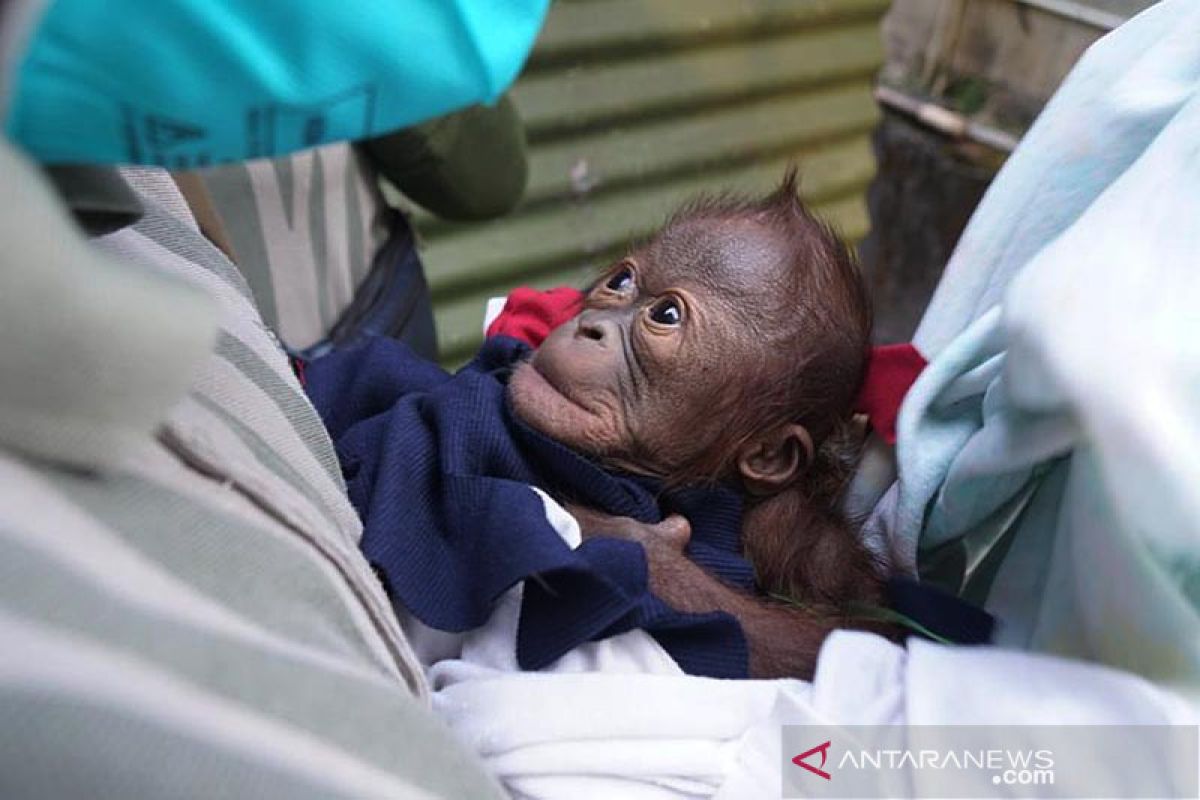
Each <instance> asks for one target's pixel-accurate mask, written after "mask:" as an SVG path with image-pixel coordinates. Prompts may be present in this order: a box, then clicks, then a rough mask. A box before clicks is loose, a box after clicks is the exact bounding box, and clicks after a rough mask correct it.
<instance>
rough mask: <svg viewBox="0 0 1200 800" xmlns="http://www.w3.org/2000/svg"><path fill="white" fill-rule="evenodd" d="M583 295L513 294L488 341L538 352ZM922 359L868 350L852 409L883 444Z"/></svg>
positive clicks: (894, 349)
mask: <svg viewBox="0 0 1200 800" xmlns="http://www.w3.org/2000/svg"><path fill="white" fill-rule="evenodd" d="M582 305H583V292H581V291H579V290H578V289H571V288H569V287H566V286H560V287H559V288H557V289H551V290H550V291H548V292H539V291H537V290H536V289H528V288H521V289H514V290H513V292H512V294H510V295H509V296H508V301H507V302H506V303H505V304H504V310H503V311H501V312H500V315H499V316H497V317H496V319H495V320H493V321H492V324H491V325H489V326H488V329H487V335H488V336H511V337H512V338H514V339H519V340H520V341H522V342H525V343H526V344H528V345H530V346H531V347H537V346H538V345H540V344H541V343H542V341H543V340H544V339H545V338H546V337H547V336H549V335H550V331H552V330H554V329H555V328H557V327H558V326H559V325H562V324H563V323H564V322H566V321H567V320H569V319H571V318H572V317H574V316H575V315H576V314H578V313H579V309H580V308H581V307H582ZM926 363H927V362H926V361H925V358H924V357H923V356H922V355H921V354H920V353H919V352H917V349H916V348H915V347H913V346H912V345H911V344H889V345H884V346H882V347H873V348H871V357H870V361H869V362H868V363H867V376H866V378H865V379H864V380H863V387H862V390H861V391H860V392H859V394H858V398H857V399H856V400H855V401H854V410H855V411H856V412H858V413H860V414H866V415H867V418H868V419H869V420H870V421H871V427H872V428H873V429H874V430H875V432H876V433H878V434H879V435H880V436H882V437H883V439H884V441H886V442H887V443H888V444H895V443H896V417H897V415H899V413H900V403H901V402H903V401H904V396H905V395H906V394H908V390H909V387H911V386H912V385H913V382H914V381H916V379H917V376H918V375H920V374H921V370H923V369H925V364H926Z"/></svg>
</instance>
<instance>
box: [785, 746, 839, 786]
mask: <svg viewBox="0 0 1200 800" xmlns="http://www.w3.org/2000/svg"><path fill="white" fill-rule="evenodd" d="M831 741H832V740H831ZM829 745H830V742H825V743H824V744H819V745H817V746H816V747H814V748H812V749H811V750H805V751H804V752H803V753H801V754H800V755H798V756H796V757H795V758H793V759H792V763H793V764H795V765H796V766H797V767H804V769H806V770H808V771H809V772H811V773H812V774H813V775H820V776H821V777H822V778H824V779H825V780H831V778H830V776H829V773H828V772H826V771H825V770H824V769H822V768H821V767H824V766H825V759H826V758H827V757H828V756H829ZM816 753H820V754H821V765H820V766H819V767H814V766H813V765H812V764H809V763H808V762H807V761H805V760H804V759H806V758H808V757H809V756H811V755H815V754H816Z"/></svg>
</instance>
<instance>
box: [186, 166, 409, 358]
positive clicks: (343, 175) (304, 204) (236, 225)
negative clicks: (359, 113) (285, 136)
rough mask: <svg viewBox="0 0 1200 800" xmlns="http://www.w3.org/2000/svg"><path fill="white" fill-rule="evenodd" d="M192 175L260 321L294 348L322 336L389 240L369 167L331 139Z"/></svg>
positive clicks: (381, 202) (383, 209) (385, 210)
mask: <svg viewBox="0 0 1200 800" xmlns="http://www.w3.org/2000/svg"><path fill="white" fill-rule="evenodd" d="M196 174H197V175H199V176H200V178H201V179H202V180H203V181H204V185H205V187H206V188H207V189H208V192H209V194H210V195H211V197H212V200H213V206H214V209H215V210H216V212H217V214H218V215H219V216H220V219H221V223H222V225H223V227H224V229H225V232H226V234H227V235H228V237H229V240H230V244H231V245H232V247H233V250H234V254H235V255H236V257H237V258H236V260H237V263H238V266H239V267H240V268H241V270H242V272H243V273H244V274H245V276H246V280H247V281H248V283H249V286H250V289H251V291H252V292H253V294H254V298H255V300H257V302H258V304H259V308H260V309H261V311H262V316H263V319H264V320H266V322H267V324H268V325H270V326H271V327H272V328H274V329H275V330H276V331H278V332H279V335H280V337H281V338H282V339H283V340H284V341H285V342H286V343H287V344H288V345H289V346H290V347H292V348H295V349H297V350H302V349H304V348H306V347H309V346H310V345H312V344H313V343H315V342H316V341H318V340H319V339H321V338H322V337H323V336H324V335H325V334H326V333H327V332H328V331H329V329H330V328H331V327H332V326H333V323H334V322H336V321H337V318H338V316H339V315H340V314H341V313H342V311H343V310H344V309H345V308H346V306H347V305H349V303H350V300H351V299H352V298H353V296H354V290H355V288H357V287H358V285H359V284H360V283H361V282H362V279H363V278H364V277H365V276H366V274H367V272H368V270H369V269H370V267H371V259H372V257H373V256H374V255H375V253H376V252H377V251H378V250H379V248H380V247H381V246H382V245H383V243H384V241H385V240H386V239H387V235H388V225H387V214H388V206H387V204H386V203H385V202H384V199H383V196H382V195H381V193H380V191H379V186H378V183H377V181H376V174H375V170H374V168H372V167H371V166H370V165H369V164H368V163H367V162H366V161H365V160H364V159H363V157H362V156H361V155H360V154H359V153H358V152H357V151H356V150H355V149H354V148H352V147H351V146H350V145H349V144H346V143H339V144H332V145H327V146H325V147H319V148H316V149H314V150H305V151H303V152H300V153H295V154H293V155H290V156H287V157H284V158H278V159H260V160H257V161H249V162H245V163H236V164H228V165H224V166H220V167H216V168H213V169H209V170H204V171H202V172H199V173H196Z"/></svg>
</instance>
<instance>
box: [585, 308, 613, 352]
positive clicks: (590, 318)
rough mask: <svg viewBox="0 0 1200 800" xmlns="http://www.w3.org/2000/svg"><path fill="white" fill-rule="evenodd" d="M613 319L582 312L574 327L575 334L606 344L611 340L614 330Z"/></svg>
mask: <svg viewBox="0 0 1200 800" xmlns="http://www.w3.org/2000/svg"><path fill="white" fill-rule="evenodd" d="M613 325H614V323H613V321H612V320H608V319H604V318H602V317H599V316H596V315H592V314H588V313H586V312H585V313H583V314H581V315H580V317H579V325H578V326H577V327H576V328H575V336H576V337H577V338H581V339H591V340H592V341H594V342H596V343H598V344H602V345H606V344H608V343H609V342H611V341H613V339H614V334H615V333H616V331H614V330H612V328H613Z"/></svg>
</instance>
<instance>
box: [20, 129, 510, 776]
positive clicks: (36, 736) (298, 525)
mask: <svg viewBox="0 0 1200 800" xmlns="http://www.w3.org/2000/svg"><path fill="white" fill-rule="evenodd" d="M0 168H3V170H4V174H5V176H6V177H5V183H6V184H7V186H0V201H5V198H6V196H8V201H13V200H14V197H15V196H18V195H19V196H20V197H21V202H22V204H23V206H32V207H33V208H32V209H30V208H25V207H22V208H21V209H20V211H19V213H21V214H25V216H24V217H22V219H30V220H38V221H39V223H38V224H37V225H31V224H23V225H6V224H5V217H6V216H7V217H12V216H13V215H14V214H18V210H17V205H16V203H15V202H7V201H6V202H0V233H3V234H4V236H5V237H6V238H5V241H6V248H5V251H4V252H2V253H0V299H2V298H7V300H4V301H2V302H0V309H2V310H4V311H5V313H6V314H7V315H8V317H7V321H11V322H12V323H13V324H14V325H18V326H21V325H23V327H19V328H14V331H16V330H22V331H23V332H26V333H28V332H36V331H37V330H39V328H38V325H37V324H35V323H36V322H37V320H39V319H42V318H46V317H49V318H51V319H53V320H54V326H51V327H49V328H47V330H48V331H50V334H48V335H47V336H41V337H37V338H31V339H22V336H21V335H15V336H11V337H8V338H7V340H6V343H5V344H4V345H3V346H0V365H2V366H4V367H5V369H6V370H7V371H8V372H7V378H8V379H9V380H11V381H12V382H11V383H7V387H8V388H4V387H3V386H0V412H2V413H3V414H11V413H13V412H12V411H11V409H13V408H16V406H13V405H11V402H12V400H13V397H16V399H17V400H20V399H21V398H22V397H26V396H28V392H36V391H37V390H38V386H39V385H41V384H43V383H45V380H44V378H45V376H63V377H61V380H62V381H66V383H64V384H63V385H64V386H65V387H67V388H66V389H64V390H63V392H62V402H64V403H68V404H70V403H77V404H78V405H79V406H80V407H81V408H88V409H93V408H108V407H110V404H109V401H112V400H114V399H115V400H116V401H117V402H116V403H115V404H111V407H112V408H114V409H115V410H114V411H113V412H112V414H111V415H110V417H111V422H106V421H105V420H103V419H101V420H98V421H94V422H93V423H89V424H94V425H95V426H96V427H103V426H105V425H107V424H112V425H116V424H121V425H122V426H123V427H122V430H123V431H124V433H123V434H122V435H121V436H120V437H116V438H112V439H111V441H114V442H120V443H121V445H122V446H121V447H119V448H109V449H108V450H107V451H105V450H101V449H87V448H84V449H82V450H81V451H80V452H81V453H82V455H78V457H76V458H74V459H72V461H71V463H70V464H66V463H64V462H63V461H62V460H61V459H59V458H57V457H56V456H55V452H56V451H55V450H54V448H52V447H45V448H41V447H40V445H39V441H38V440H37V439H34V438H30V436H29V435H26V434H19V433H16V432H11V431H10V432H9V433H6V431H8V430H9V429H5V428H3V427H0V719H3V720H5V724H4V725H0V794H3V795H4V796H5V797H12V798H23V797H73V796H84V795H86V796H88V797H183V796H186V797H218V796H219V797H266V796H271V797H274V796H286V797H293V798H308V797H313V798H315V797H396V798H428V797H438V798H467V797H470V798H476V797H480V798H486V797H494V796H500V795H499V790H498V789H497V788H496V786H495V784H494V783H493V782H492V781H491V779H490V778H488V777H486V776H485V775H484V774H483V773H482V772H481V771H480V769H479V767H478V766H477V765H476V763H475V761H474V760H473V759H472V758H471V757H469V756H467V755H466V754H465V753H464V752H463V751H462V750H461V749H460V748H459V747H458V745H457V744H455V743H454V742H453V741H451V740H450V738H449V737H448V735H447V734H446V733H445V732H444V731H443V729H442V728H441V727H440V726H439V724H438V723H437V722H436V721H434V720H433V719H432V717H431V716H430V715H429V713H428V711H427V709H426V708H425V705H426V692H427V690H426V688H425V686H424V684H423V679H422V677H421V675H420V672H419V668H418V666H417V664H416V660H415V658H414V656H413V654H412V651H411V649H410V647H409V645H408V643H407V642H406V640H405V639H404V637H403V634H402V633H401V631H400V628H399V625H398V622H397V620H396V618H395V616H394V614H393V612H392V609H391V607H390V606H389V604H388V602H387V599H386V597H385V596H384V594H383V592H382V590H381V588H380V587H379V585H378V582H377V581H376V579H375V578H374V576H373V575H372V573H371V571H370V568H369V566H368V565H367V563H366V562H365V560H364V559H363V558H362V557H361V555H360V554H359V552H358V549H357V542H358V538H359V536H360V526H359V523H358V521H357V519H356V517H355V515H354V513H353V511H352V509H351V508H350V506H349V504H348V502H347V500H346V498H345V493H344V487H343V485H342V482H341V478H340V475H339V472H338V470H337V467H336V463H335V461H334V457H333V453H332V450H331V448H330V444H329V440H328V438H327V437H326V435H325V433H324V429H323V428H322V427H321V425H320V423H319V421H318V419H317V417H316V415H315V413H314V412H313V410H312V408H311V406H310V405H309V404H308V401H307V400H306V399H305V397H304V395H303V394H302V393H301V390H300V387H299V386H298V384H297V382H296V380H295V378H294V376H293V375H292V374H291V372H290V370H289V368H288V364H287V361H286V359H285V357H284V355H283V353H282V350H281V348H280V346H279V344H278V342H277V341H276V340H275V339H274V337H273V335H272V334H271V333H270V332H269V329H268V328H267V326H266V325H265V324H264V323H263V321H262V319H261V318H260V317H259V315H258V312H257V310H256V308H255V306H254V303H253V300H252V293H251V291H250V290H249V288H248V287H247V284H246V282H245V281H244V280H243V279H242V277H241V276H240V274H239V273H238V272H237V271H236V270H235V269H234V268H233V267H232V265H231V264H230V263H229V262H228V260H227V259H225V257H224V256H223V255H222V254H221V252H220V251H219V250H217V249H216V248H215V247H213V246H212V245H210V244H209V243H208V242H207V241H206V240H205V239H204V238H203V236H201V234H200V233H199V231H198V228H197V226H196V223H195V221H194V220H193V219H192V217H191V216H190V214H189V213H188V209H187V206H186V205H185V204H184V202H183V199H182V197H181V196H180V194H179V193H178V192H177V191H176V189H175V186H174V184H173V182H172V181H171V179H170V177H169V176H168V175H167V174H166V173H163V172H160V171H155V170H130V171H127V172H125V173H124V175H125V177H126V179H127V180H128V181H129V182H130V183H131V184H132V185H133V186H134V188H135V189H136V190H137V192H138V193H139V195H140V196H141V198H142V200H143V201H144V203H145V206H146V212H147V213H146V216H145V217H144V218H143V219H142V220H141V221H140V222H139V223H138V224H137V225H136V226H135V227H133V228H127V229H125V230H122V231H120V232H118V233H115V234H112V235H110V236H107V237H105V238H103V239H102V240H98V241H97V243H96V247H95V248H93V249H92V250H91V251H88V250H85V249H83V245H82V244H81V243H80V244H76V243H74V242H75V241H76V239H77V234H76V233H75V232H74V231H73V230H71V229H70V228H69V227H68V226H67V224H66V222H65V218H64V216H63V214H62V211H61V209H56V208H54V207H53V206H52V205H51V203H50V200H49V197H48V194H47V190H46V188H45V187H44V186H43V185H41V184H40V181H38V180H36V178H35V176H33V175H32V172H31V170H30V169H29V167H28V165H27V164H21V163H20V162H19V161H18V160H17V159H15V158H14V157H13V156H12V153H11V151H7V150H6V149H5V147H4V146H3V145H2V144H0ZM9 195H12V196H9ZM97 251H100V252H97ZM101 252H102V253H103V254H107V256H109V257H115V259H117V260H118V261H120V262H124V263H120V264H118V263H114V262H113V261H112V260H111V258H107V259H102V258H101V255H100V253H101ZM135 265H142V266H143V267H144V268H145V269H146V270H148V271H149V273H150V276H151V277H154V280H159V279H160V277H159V276H162V275H164V274H165V275H168V276H171V277H172V278H174V279H176V280H177V281H183V282H185V283H186V284H190V285H192V286H194V287H199V288H200V289H201V290H202V291H203V292H205V293H207V294H208V295H210V296H212V297H214V298H215V300H216V308H217V314H218V328H219V330H218V331H217V333H216V337H215V340H214V341H213V344H212V348H211V352H210V353H209V354H208V355H207V356H203V357H200V358H198V359H197V358H196V357H195V355H194V354H193V353H189V352H187V351H185V350H184V349H183V348H180V350H179V352H178V358H179V359H180V361H181V362H182V363H179V362H176V361H174V360H172V358H171V355H170V353H169V352H168V353H167V354H166V356H165V357H161V358H160V360H159V362H158V363H155V362H154V361H153V359H151V358H150V356H146V357H145V359H143V361H144V363H138V364H133V365H131V364H130V363H128V360H127V358H126V355H125V354H124V353H122V352H118V351H113V350H111V349H109V348H108V347H107V346H106V344H107V343H108V342H110V341H111V342H115V341H117V339H116V338H115V334H116V333H117V332H118V331H119V330H121V328H122V326H123V325H125V324H126V322H127V321H128V323H129V324H130V325H132V324H134V323H135V322H136V321H137V320H138V319H140V318H142V317H144V316H146V314H148V313H150V312H152V311H153V312H155V313H162V314H163V316H164V318H165V319H171V318H172V316H174V317H175V318H176V319H178V324H179V325H180V326H187V325H191V324H194V323H196V322H197V319H194V318H192V317H189V316H187V315H186V314H183V313H182V308H183V307H182V306H181V305H178V304H177V303H176V305H170V303H172V302H175V298H174V297H173V296H172V295H171V294H170V293H169V292H167V291H165V290H164V291H161V292H159V293H158V295H157V298H158V300H159V301H161V302H162V303H164V304H168V307H166V308H161V309H154V308H148V307H147V303H146V302H145V300H144V298H145V295H143V294H131V291H132V290H130V289H129V288H128V286H126V285H125V284H124V283H122V281H124V282H125V283H129V284H132V283H136V282H137V281H139V280H141V277H139V276H140V275H141V273H142V270H140V269H138V268H137V267H136V266H135ZM33 270H37V271H38V272H37V275H38V276H39V277H38V278H37V280H34V281H33V282H32V283H31V279H30V278H27V277H25V276H27V275H29V274H30V273H31V271H33ZM45 272H50V273H52V274H54V275H60V274H61V276H62V277H61V278H55V280H56V281H57V282H58V285H59V286H60V291H47V290H45V289H44V288H43V289H39V290H38V291H36V292H35V291H32V290H31V289H30V288H29V287H30V286H35V287H36V286H42V287H44V286H46V285H49V284H46V282H45V281H41V282H40V283H39V282H38V281H40V280H41V278H40V276H41V275H42V274H43V273H45ZM101 279H104V280H106V281H109V283H107V284H105V285H106V286H107V287H108V288H107V289H106V290H105V291H102V292H96V291H93V286H94V285H98V284H97V281H99V280H101ZM110 279H111V280H110ZM22 293H24V294H22ZM129 297H138V298H143V299H142V300H138V302H137V304H130V303H129V300H128V298H129ZM89 304H90V305H89ZM150 305H153V304H152V303H151V304H150ZM96 308H98V309H100V310H101V311H102V312H103V313H102V314H100V315H98V316H97V315H94V314H91V313H90V309H96ZM173 308H175V309H177V310H179V311H180V313H179V314H176V315H172V313H171V312H172V309H173ZM193 316H194V315H193ZM93 318H95V320H96V321H95V322H94V324H93V323H92V322H90V320H92V319H93ZM84 322H87V325H88V326H90V327H87V328H84V327H82V326H83V325H84ZM73 324H78V325H80V326H81V327H80V329H78V330H70V331H67V334H68V335H64V336H63V337H62V338H61V340H59V339H54V341H52V342H51V343H50V345H51V346H46V347H42V346H41V343H42V342H43V340H45V339H46V338H53V336H52V334H53V331H54V329H55V326H57V327H58V328H62V327H66V326H70V325H73ZM168 325H169V323H168ZM172 333H173V332H172V331H169V330H167V329H164V330H163V334H164V336H167V335H168V334H172ZM5 348H7V349H5ZM23 353H24V354H29V353H35V354H36V357H35V358H31V357H28V356H27V355H22V354H23ZM14 354H15V355H14ZM193 362H194V363H193ZM181 367H182V368H185V369H186V371H187V372H188V373H189V374H190V375H191V384H190V388H189V389H187V390H186V394H185V395H184V396H183V397H182V399H180V400H178V401H177V402H175V403H174V404H173V405H171V407H170V410H169V412H168V413H167V415H166V418H165V419H160V420H158V422H157V423H155V421H154V420H148V421H149V422H150V423H151V425H149V426H147V427H146V428H145V429H146V430H150V429H151V428H153V427H155V425H157V433H155V434H154V435H146V434H145V433H138V430H139V427H138V426H137V425H134V424H132V423H128V424H127V422H125V421H121V419H122V418H121V417H120V411H121V408H122V406H121V404H120V402H119V401H120V399H121V398H122V397H129V398H137V397H140V396H141V395H142V394H143V393H151V394H153V393H155V392H159V391H160V390H161V386H160V384H159V383H158V377H157V376H166V375H168V374H169V373H172V372H174V371H178V370H179V369H180V368H181ZM113 375H121V376H122V378H121V380H119V381H114V380H111V379H110V376H113ZM56 380H59V378H56ZM18 383H19V386H18ZM20 387H32V388H30V389H29V390H28V392H26V391H25V390H24V389H21V388H20ZM22 392H24V394H23V393H22ZM54 402H55V398H53V397H49V396H48V397H47V399H46V405H47V406H53V404H54ZM127 405H129V404H127ZM132 405H136V404H132ZM35 411H36V410H35ZM28 413H31V414H32V413H35V412H34V411H30V412H28ZM66 418H67V417H66V416H63V419H66ZM12 430H15V429H12ZM10 433H11V435H10ZM79 441H80V442H82V443H85V444H86V443H87V442H90V441H106V440H105V439H103V437H91V436H86V435H85V436H83V437H82V438H80V439H79Z"/></svg>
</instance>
